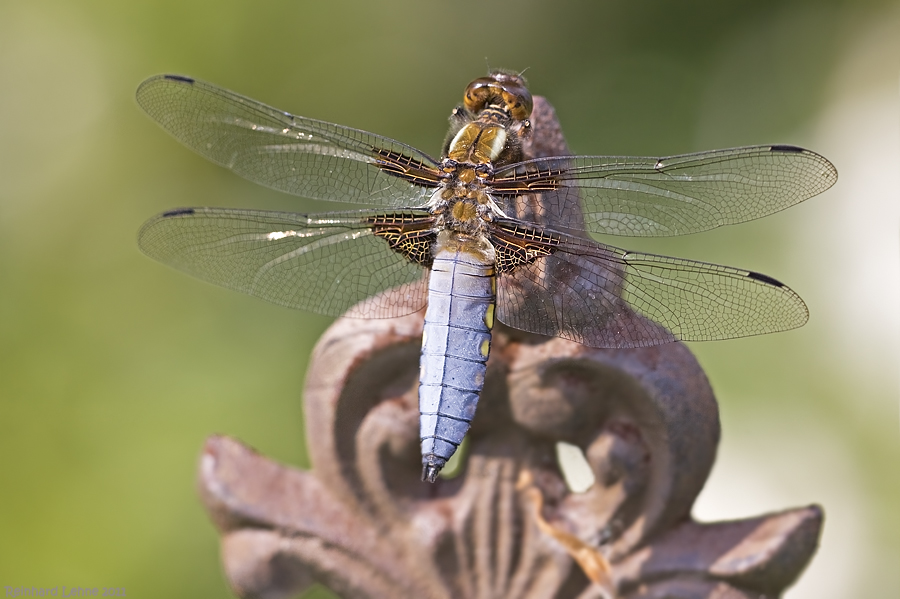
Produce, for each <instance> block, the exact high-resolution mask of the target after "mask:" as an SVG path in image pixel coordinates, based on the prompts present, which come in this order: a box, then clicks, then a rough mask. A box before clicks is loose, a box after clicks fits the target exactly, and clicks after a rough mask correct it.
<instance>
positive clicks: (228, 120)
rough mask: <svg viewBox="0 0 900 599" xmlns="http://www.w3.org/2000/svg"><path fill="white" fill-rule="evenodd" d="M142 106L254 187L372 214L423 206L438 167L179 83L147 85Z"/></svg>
mask: <svg viewBox="0 0 900 599" xmlns="http://www.w3.org/2000/svg"><path fill="white" fill-rule="evenodd" d="M137 102H138V104H139V105H140V106H141V108H143V109H144V110H145V111H146V112H147V114H148V115H150V116H151V117H152V118H153V119H154V120H155V121H156V122H158V123H159V124H160V125H162V127H163V128H164V129H165V130H166V131H168V132H169V133H171V134H172V135H173V136H175V138H177V139H178V140H179V141H181V142H182V143H183V144H185V145H186V146H188V147H189V148H191V149H192V150H194V151H195V152H197V153H199V154H201V155H202V156H204V157H206V158H208V159H209V160H211V161H213V162H215V163H216V164H219V165H221V166H224V167H226V168H228V169H231V170H233V171H234V172H235V173H237V174H239V175H241V176H242V177H245V178H247V179H249V180H251V181H254V182H256V183H260V184H262V185H265V186H267V187H271V188H273V189H277V190H279V191H284V192H287V193H291V194H295V195H299V196H303V197H307V198H313V199H317V200H331V201H336V202H349V203H355V204H366V205H369V206H376V205H377V206H387V207H402V206H419V205H422V204H424V202H425V201H426V200H427V198H428V197H429V196H430V194H431V191H432V189H431V188H433V187H435V186H437V184H438V180H437V177H438V173H437V170H436V168H437V163H436V162H435V161H434V160H433V159H432V158H430V157H429V156H427V155H426V154H424V153H422V152H419V151H418V150H415V149H414V148H411V147H409V146H407V145H405V144H401V143H399V142H397V141H394V140H392V139H388V138H386V137H381V136H378V135H375V134H372V133H366V132H365V131H359V130H357V129H351V128H349V127H342V126H340V125H335V124H333V123H326V122H323V121H317V120H314V119H307V118H304V117H299V116H294V115H292V114H289V113H287V112H282V111H280V110H277V109H275V108H272V107H270V106H266V105H265V104H262V103H260V102H257V101H255V100H251V99H249V98H245V97H243V96H241V95H238V94H236V93H233V92H230V91H228V90H225V89H222V88H219V87H216V86H214V85H211V84H209V83H204V82H202V81H197V80H194V79H190V78H187V77H180V76H177V75H160V76H157V77H152V78H150V79H148V80H146V81H144V82H143V83H142V84H141V85H140V87H138V90H137Z"/></svg>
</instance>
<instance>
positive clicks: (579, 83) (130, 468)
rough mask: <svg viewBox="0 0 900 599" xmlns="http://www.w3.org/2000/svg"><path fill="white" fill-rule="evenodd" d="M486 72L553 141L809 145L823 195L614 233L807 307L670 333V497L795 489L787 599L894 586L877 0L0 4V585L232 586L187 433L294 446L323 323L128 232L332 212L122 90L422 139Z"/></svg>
mask: <svg viewBox="0 0 900 599" xmlns="http://www.w3.org/2000/svg"><path fill="white" fill-rule="evenodd" d="M488 65H490V66H491V67H505V68H510V69H524V68H528V71H527V73H526V75H527V77H528V78H529V81H530V83H531V88H532V90H533V91H534V92H535V93H536V94H541V95H544V96H547V97H548V98H549V99H550V100H551V102H552V103H553V104H554V105H555V107H556V109H557V112H558V114H559V117H560V119H561V122H562V124H563V128H564V130H565V132H566V133H567V136H568V139H569V142H570V145H571V147H572V149H573V150H574V151H575V152H576V153H582V154H627V155H666V154H675V153H684V152H691V151H698V150H705V149H713V148H721V147H732V146H739V145H748V144H757V143H771V142H774V143H790V144H798V145H803V146H806V147H810V148H812V149H814V150H816V151H818V152H820V153H822V154H824V155H825V156H827V157H828V158H829V159H831V160H832V161H833V162H834V163H835V165H836V166H837V168H838V171H839V173H840V179H839V181H838V183H837V185H836V186H835V187H834V188H833V189H832V190H830V191H828V192H826V193H824V194H823V195H821V196H819V197H817V198H814V199H812V200H809V201H808V202H806V203H805V204H803V205H800V206H797V207H795V208H792V209H790V210H788V211H786V212H783V213H779V214H777V215H774V216H771V217H769V218H766V219H763V220H760V221H756V222H752V223H748V224H744V225H740V226H737V227H730V228H727V229H720V230H717V231H712V232H708V233H704V234H700V235H694V236H690V237H685V238H678V239H671V240H627V239H611V240H610V241H611V242H612V243H613V244H616V245H620V246H625V247H629V248H632V249H637V250H649V251H655V252H661V253H667V254H672V255H677V256H683V257H688V258H693V259H699V260H706V261H710V262H718V263H723V264H729V265H734V266H741V267H746V268H750V269H753V270H758V271H761V272H765V273H767V274H770V275H772V276H774V277H777V278H778V279H781V280H784V281H786V282H787V283H788V284H790V285H791V286H792V287H793V288H794V289H796V290H797V291H798V292H799V293H800V294H801V295H802V296H803V297H804V298H805V300H806V301H807V303H808V305H809V308H810V312H811V319H810V322H809V324H808V325H807V326H805V327H804V328H802V329H799V330H796V331H792V332H788V333H781V334H778V335H770V336H765V337H758V338H751V339H743V340H735V341H727V342H716V343H706V344H692V345H691V347H692V349H693V350H694V351H695V352H696V353H697V355H698V356H699V359H700V361H701V363H702V364H703V365H704V367H705V368H706V370H707V373H708V375H709V377H710V379H711V381H712V384H713V387H714V388H715V390H716V392H717V396H718V398H719V401H720V404H721V416H722V426H723V438H722V444H721V447H720V452H719V458H718V462H717V464H716V467H715V469H714V471H713V474H712V477H711V478H710V480H709V483H708V485H707V488H706V489H705V490H704V492H703V494H702V495H701V497H700V499H699V501H698V503H697V507H696V512H695V513H696V515H697V516H698V517H699V518H701V519H705V520H718V519H724V518H739V517H746V516H751V515H756V514H760V513H763V512H766V511H771V510H779V509H783V508H787V507H792V506H800V505H805V504H809V503H819V504H821V505H823V506H824V508H825V513H826V521H825V528H824V535H823V537H822V541H821V548H820V551H819V553H818V555H817V557H816V558H815V559H814V560H813V562H812V564H811V566H810V567H809V569H808V570H807V571H806V573H805V574H804V576H803V577H802V578H801V580H800V582H799V583H798V584H797V585H796V586H795V587H794V588H793V589H791V590H790V591H789V592H788V593H787V597H788V598H789V599H801V598H802V599H809V598H818V599H822V598H832V597H834V598H848V597H865V598H867V599H876V598H882V597H884V598H895V597H897V596H900V582H898V576H900V574H898V569H897V564H898V562H900V554H898V533H900V485H898V477H897V474H898V472H897V470H898V469H897V464H898V457H900V445H898V366H900V344H898V338H900V336H898V334H900V245H898V229H900V166H898V165H900V5H898V3H897V2H886V1H878V0H871V1H861V0H853V1H850V0H847V1H837V0H815V1H810V2H785V1H760V0H754V1H734V2H714V1H708V2H697V1H690V0H682V1H679V2H648V1H644V0H637V1H635V0H628V1H624V0H623V1H597V2H564V1H556V2H537V1H532V0H518V1H516V2H497V1H489V2H484V1H482V2H478V1H475V0H457V1H454V2H430V1H422V2H405V1H401V0H384V1H381V2H367V1H357V2H345V1H334V2H327V3H326V2H302V1H297V0H293V1H288V0H284V1H267V0H260V1H256V2H250V1H249V0H248V1H238V0H215V1H213V0H202V1H200V0H198V1H185V0H178V1H173V0H160V1H156V2H152V3H151V2H113V1H111V0H80V1H79V2H72V1H71V0H59V1H53V0H5V1H4V2H2V3H0V587H2V586H6V585H10V586H38V587H40V586H43V587H52V586H62V585H66V586H70V587H71V586H116V587H124V588H126V589H127V591H128V596H130V597H231V596H232V595H231V593H230V591H229V589H228V587H227V585H226V583H225V582H224V580H223V576H222V573H221V568H220V565H219V556H218V543H217V537H216V534H215V532H214V529H213V527H212V525H211V524H210V523H209V521H208V520H207V518H206V516H205V514H204V512H203V510H202V508H201V506H200V503H199V500H198V498H197V496H196V493H195V483H194V477H195V469H196V462H197V458H198V454H199V451H200V448H201V446H202V443H203V440H204V439H205V438H206V436H208V435H209V434H211V433H214V432H221V433H227V434H230V435H234V436H236V437H238V438H240V439H242V440H244V441H245V442H247V443H249V444H251V445H253V446H254V447H256V448H258V449H259V450H260V451H261V452H263V453H265V454H268V455H270V456H273V457H275V458H276V459H279V460H283V461H286V462H290V463H293V464H298V465H301V466H308V465H309V464H308V459H307V457H306V453H305V447H304V440H303V414H302V408H301V395H302V384H303V380H304V373H305V368H306V364H307V361H308V359H309V354H310V351H311V349H312V347H313V344H314V343H315V341H316V339H317V337H318V336H319V335H320V334H321V333H322V331H323V330H324V329H325V328H326V327H327V326H328V324H329V320H328V319H326V318H322V317H318V316H314V315H310V314H306V313H301V312H292V311H289V310H286V309H282V308H278V307H275V306H271V305H268V304H266V303H263V302H261V301H258V300H255V299H252V298H249V297H243V296H241V295H238V294H235V293H233V292H230V291H226V290H223V289H219V288H215V287H212V286H210V285H207V284H205V283H201V282H198V281H195V280H192V279H190V278H188V277H187V276H184V275H182V274H180V273H177V272H175V271H173V270H170V269H167V268H166V267H164V266H161V265H159V264H157V263H154V262H153V261H151V260H149V259H147V258H145V257H144V256H142V255H141V254H140V252H139V251H138V249H137V245H136V241H135V237H136V232H137V230H138V228H139V227H140V225H141V223H142V222H143V221H144V220H146V219H147V218H149V217H151V216H152V215H154V214H156V213H158V212H160V211H162V210H164V209H168V208H173V207H177V206H186V205H188V206H189V205H212V206H231V207H247V208H250V207H252V208H269V209H281V210H296V211H314V210H323V209H327V208H329V207H328V206H323V205H321V204H318V205H316V203H314V202H309V201H305V200H302V199H298V198H292V197H287V196H283V195H280V194H278V193H276V192H273V191H270V190H266V189H263V188H261V187H259V186H255V185H253V184H250V183H248V182H246V181H243V180H241V179H239V178H238V177H236V176H234V175H232V174H231V173H229V172H227V171H225V170H224V169H221V168H219V167H216V166H214V165H212V164H210V163H208V162H206V161H205V160H203V159H202V158H200V157H199V156H196V155H194V154H192V153H191V152H190V151H188V150H187V149H185V148H183V147H182V146H180V145H179V144H178V143H177V142H175V141H174V140H173V139H171V138H170V137H169V136H167V135H166V134H165V133H164V132H163V131H162V130H161V129H159V128H158V127H157V126H156V125H155V124H154V123H153V122H151V121H150V120H149V119H148V118H146V117H145V116H144V115H143V114H142V113H141V111H140V110H139V109H138V107H137V106H136V104H135V102H134V99H133V97H134V91H135V88H136V87H137V85H138V83H140V82H141V81H142V80H143V79H144V78H146V77H148V76H150V75H153V74H156V73H161V72H174V73H181V74H188V75H191V76H194V77H198V78H202V79H206V80H208V81H212V82H215V83H217V84H219V85H221V86H224V87H227V88H230V89H234V90H236V91H239V92H240V93H243V94H245V95H247V96H250V97H253V98H257V99H260V100H262V101H264V102H267V103H269V104H271V105H273V106H277V107H279V108H282V109H284V110H288V111H291V112H294V113H297V114H302V115H305V116H311V117H315V118H319V119H324V120H329V121H334V122H338V123H341V124H345V125H350V126H354V127H358V128H362V129H367V130H370V131H374V132H377V133H381V134H383V135H387V136H390V137H393V138H395V139H399V140H402V141H404V142H406V143H409V144H412V145H414V146H416V147H419V148H421V149H423V150H425V151H427V152H430V153H432V154H437V153H438V152H439V144H440V142H441V140H442V139H443V136H444V133H445V126H446V118H447V115H448V114H449V111H450V109H451V108H452V107H453V106H454V105H455V104H456V103H457V102H458V101H459V99H460V98H461V93H462V90H463V88H464V86H465V85H466V83H468V82H469V81H470V80H471V79H472V78H474V77H477V76H481V75H483V74H485V73H486V71H487V68H488ZM331 596H332V595H330V594H329V593H328V592H327V591H324V590H322V589H313V590H312V591H311V592H309V593H307V595H306V597H317V598H319V599H321V598H324V597H331Z"/></svg>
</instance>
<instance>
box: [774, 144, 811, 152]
mask: <svg viewBox="0 0 900 599" xmlns="http://www.w3.org/2000/svg"><path fill="white" fill-rule="evenodd" d="M769 149H770V150H771V151H773V152H794V153H796V154H799V153H801V152H805V151H806V150H804V149H803V148H801V147H800V146H790V145H777V146H770V147H769Z"/></svg>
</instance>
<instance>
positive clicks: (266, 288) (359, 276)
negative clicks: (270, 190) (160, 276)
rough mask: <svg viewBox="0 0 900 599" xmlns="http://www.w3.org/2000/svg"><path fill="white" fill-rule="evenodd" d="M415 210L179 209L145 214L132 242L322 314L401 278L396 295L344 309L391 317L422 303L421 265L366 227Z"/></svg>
mask: <svg viewBox="0 0 900 599" xmlns="http://www.w3.org/2000/svg"><path fill="white" fill-rule="evenodd" d="M418 216H422V217H423V218H427V217H428V214H427V213H422V214H421V215H419V214H414V213H409V212H407V213H404V214H402V215H391V214H387V215H386V214H385V213H381V212H374V211H373V212H368V211H365V212H349V213H347V212H345V213H329V214H317V215H304V214H292V213H285V212H265V211H255V210H229V209H219V208H186V209H182V210H173V211H170V212H166V213H163V214H161V215H159V216H157V217H155V218H153V219H151V220H149V221H148V222H147V223H146V224H144V226H143V227H142V228H141V231H140V233H139V236H138V243H139V245H140V248H141V250H143V251H144V253H146V254H147V255H149V256H150V257H151V258H155V259H156V260H159V261H160V262H163V263H165V264H168V265H170V266H174V267H175V268H178V269H180V270H183V271H185V272H187V273H189V274H192V275H194V276H196V277H198V278H200V279H203V280H205V281H209V282H211V283H215V284H217V285H222V286H223V287H228V288H230V289H235V290H237V291H242V292H244V293H248V294H250V295H254V296H256V297H260V298H262V299H265V300H268V301H270V302H273V303H275V304H279V305H282V306H287V307H290V308H300V309H303V310H309V311H312V312H318V313H319V314H325V315H329V316H339V315H341V314H343V313H344V312H345V311H346V310H348V309H349V308H351V307H352V306H355V305H356V304H358V303H359V302H361V301H362V300H364V299H366V298H368V297H370V296H373V295H375V294H377V293H379V292H381V291H385V290H387V289H390V288H393V287H397V286H400V285H405V284H406V285H407V287H405V292H406V295H405V296H404V297H398V296H397V295H396V294H385V295H382V296H380V300H379V301H375V302H367V303H366V304H365V306H366V307H367V308H366V310H368V311H365V312H361V311H360V310H362V308H359V307H357V308H356V309H355V311H353V312H351V313H350V315H351V316H355V317H360V318H392V317H396V316H402V315H404V314H410V313H412V312H416V311H417V310H419V309H421V308H422V307H423V306H424V305H425V303H426V294H427V279H426V278H425V277H424V275H425V274H426V271H425V269H424V268H423V266H422V265H420V264H415V263H413V262H410V261H409V260H408V259H406V258H405V257H404V256H403V255H402V254H400V253H398V252H396V251H394V250H392V249H391V247H390V245H389V243H388V242H387V241H386V240H385V239H384V238H382V237H380V236H378V235H375V234H373V225H372V223H373V222H384V221H385V220H387V221H389V222H392V223H396V222H397V220H398V218H402V219H412V218H414V217H418Z"/></svg>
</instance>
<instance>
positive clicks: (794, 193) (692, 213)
mask: <svg viewBox="0 0 900 599" xmlns="http://www.w3.org/2000/svg"><path fill="white" fill-rule="evenodd" d="M835 181H837V171H836V170H835V168H834V166H833V165H832V164H831V163H830V162H828V160H826V159H825V158H823V157H822V156H819V155H818V154H816V153H815V152H810V151H809V150H804V149H803V148H798V147H795V146H784V145H774V146H752V147H744V148H732V149H728V150H714V151H711V152H699V153H696V154H685V155H682V156H671V157H668V158H629V157H611V156H573V157H562V158H539V159H536V160H531V161H528V162H523V163H519V164H515V165H511V166H509V167H505V168H503V169H499V170H498V171H497V172H496V173H495V175H494V179H493V182H492V187H493V189H494V192H495V193H496V194H497V195H499V196H504V195H506V196H507V197H509V196H517V195H519V194H525V193H529V192H540V191H544V192H545V193H544V194H543V195H544V200H543V202H542V214H543V218H544V220H545V221H547V222H562V223H566V222H568V221H571V217H569V216H567V213H569V212H571V210H572V206H579V205H580V206H581V210H582V211H583V223H582V224H580V225H578V226H581V227H583V228H584V229H585V230H587V231H590V232H592V233H603V234H610V235H628V236H667V235H684V234H687V233H697V232H699V231H706V230H708V229H714V228H716V227H720V226H722V225H731V224H735V223H740V222H744V221H748V220H753V219H756V218H760V217H763V216H766V215H768V214H772V213H774V212H778V211H779V210H784V209H785V208H788V207H790V206H793V205H794V204H797V203H799V202H802V201H803V200H805V199H807V198H810V197H812V196H814V195H816V194H818V193H821V192H823V191H825V190H826V189H828V188H829V187H831V186H832V185H834V183H835ZM513 201H514V200H513ZM578 226H576V227H574V228H578Z"/></svg>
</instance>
